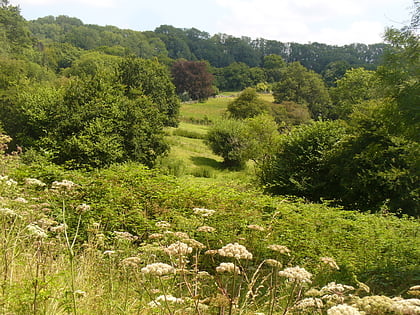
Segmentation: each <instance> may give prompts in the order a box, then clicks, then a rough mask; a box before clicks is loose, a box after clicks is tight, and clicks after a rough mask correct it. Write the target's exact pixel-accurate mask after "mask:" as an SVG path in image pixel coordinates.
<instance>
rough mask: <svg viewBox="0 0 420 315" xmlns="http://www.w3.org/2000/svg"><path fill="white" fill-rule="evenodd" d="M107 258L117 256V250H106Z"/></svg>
mask: <svg viewBox="0 0 420 315" xmlns="http://www.w3.org/2000/svg"><path fill="white" fill-rule="evenodd" d="M103 254H104V255H105V256H111V255H114V254H115V250H106V251H104V252H103Z"/></svg>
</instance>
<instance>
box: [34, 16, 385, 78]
mask: <svg viewBox="0 0 420 315" xmlns="http://www.w3.org/2000/svg"><path fill="white" fill-rule="evenodd" d="M28 26H29V29H30V30H31V32H32V34H33V35H34V36H35V37H36V38H38V39H39V40H41V42H43V43H45V45H46V47H47V48H50V47H51V46H52V47H53V48H52V49H53V50H55V51H57V50H58V51H60V47H61V48H62V49H61V52H62V53H64V52H66V53H67V54H71V51H68V49H69V46H68V45H65V46H64V47H63V46H62V45H64V44H70V45H71V46H72V47H73V54H74V53H75V51H74V50H75V48H78V49H83V50H92V49H96V50H100V51H103V52H106V53H109V54H113V55H124V54H128V53H132V54H135V55H136V56H138V57H142V58H151V57H158V58H159V59H161V60H163V61H164V60H165V59H166V58H170V59H180V58H182V59H186V60H207V61H208V62H209V63H210V65H211V66H213V67H216V68H223V67H226V66H229V65H230V64H232V63H235V62H236V63H243V64H245V65H246V66H248V67H251V68H252V67H262V66H263V60H264V57H265V56H268V55H272V54H275V55H279V56H281V57H282V58H283V59H284V60H285V61H286V62H294V61H299V62H300V63H301V64H302V65H304V66H305V67H306V68H308V69H311V70H314V71H316V72H318V73H325V74H326V72H328V70H329V69H330V68H331V67H334V66H335V67H336V66H337V65H335V62H337V61H340V63H341V66H345V67H347V68H350V67H365V68H367V69H374V68H376V66H377V65H378V64H379V62H380V58H381V56H382V54H383V51H384V48H385V47H386V45H385V44H383V43H378V44H373V45H365V44H351V45H345V46H332V45H326V44H321V43H310V44H299V43H283V42H279V41H275V40H267V39H263V38H258V39H251V38H249V37H241V38H238V37H234V36H231V35H227V34H215V35H213V36H211V35H210V34H209V33H207V32H204V31H200V30H198V29H195V28H190V29H186V28H183V29H181V28H176V27H173V26H170V25H162V26H159V27H158V28H156V29H155V30H154V31H146V32H139V31H133V30H128V29H119V28H117V27H115V26H98V25H91V24H84V23H83V22H82V21H81V20H79V19H77V18H73V17H68V16H58V17H53V16H47V17H43V18H39V19H37V20H34V21H30V22H29V24H28ZM51 43H55V45H51ZM57 44H61V45H57ZM63 48H64V49H63Z"/></svg>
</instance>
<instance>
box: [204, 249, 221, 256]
mask: <svg viewBox="0 0 420 315" xmlns="http://www.w3.org/2000/svg"><path fill="white" fill-rule="evenodd" d="M218 253H219V251H218V250H217V249H209V250H206V251H205V252H204V255H216V254H218Z"/></svg>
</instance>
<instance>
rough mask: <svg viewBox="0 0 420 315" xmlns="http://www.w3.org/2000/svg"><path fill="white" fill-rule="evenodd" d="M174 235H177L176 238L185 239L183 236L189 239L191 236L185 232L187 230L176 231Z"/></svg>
mask: <svg viewBox="0 0 420 315" xmlns="http://www.w3.org/2000/svg"><path fill="white" fill-rule="evenodd" d="M173 236H175V237H176V238H180V239H183V238H185V239H188V238H190V236H189V235H188V234H187V233H185V232H174V233H173Z"/></svg>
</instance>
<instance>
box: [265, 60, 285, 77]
mask: <svg viewBox="0 0 420 315" xmlns="http://www.w3.org/2000/svg"><path fill="white" fill-rule="evenodd" d="M285 67H286V62H285V61H284V59H283V58H282V57H281V56H279V55H268V56H265V57H264V60H263V69H264V71H265V73H266V76H267V81H268V82H270V83H274V82H279V81H280V80H281V77H282V70H283V69H284V68H285Z"/></svg>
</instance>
